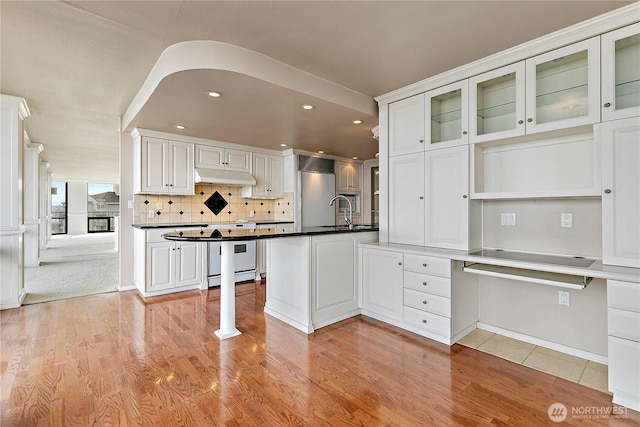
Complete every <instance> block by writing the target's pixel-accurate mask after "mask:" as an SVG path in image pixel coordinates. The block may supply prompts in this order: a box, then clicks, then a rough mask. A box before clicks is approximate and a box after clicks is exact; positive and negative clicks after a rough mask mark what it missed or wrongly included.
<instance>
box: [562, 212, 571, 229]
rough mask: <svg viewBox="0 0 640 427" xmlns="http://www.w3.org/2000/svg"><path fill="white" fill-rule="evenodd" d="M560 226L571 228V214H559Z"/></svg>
mask: <svg viewBox="0 0 640 427" xmlns="http://www.w3.org/2000/svg"><path fill="white" fill-rule="evenodd" d="M560 226H561V227H565V228H571V227H573V214H570V213H563V214H560Z"/></svg>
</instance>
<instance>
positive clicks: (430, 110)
mask: <svg viewBox="0 0 640 427" xmlns="http://www.w3.org/2000/svg"><path fill="white" fill-rule="evenodd" d="M468 102H469V99H468V80H463V81H460V82H456V83H452V84H450V85H446V86H443V87H439V88H437V89H434V90H431V91H429V92H427V93H425V115H426V120H425V125H426V128H425V136H426V138H427V144H426V145H425V147H424V149H425V150H433V149H437V148H445V147H452V146H455V145H463V144H466V143H467V142H468V136H469V135H468V133H469V132H468V114H467V106H468Z"/></svg>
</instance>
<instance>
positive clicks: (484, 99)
mask: <svg viewBox="0 0 640 427" xmlns="http://www.w3.org/2000/svg"><path fill="white" fill-rule="evenodd" d="M524 70H525V66H524V61H523V62H517V63H515V64H512V65H508V66H506V67H502V68H498V69H497V70H493V71H489V72H488V73H484V74H481V75H479V76H475V77H472V78H470V79H469V91H470V92H469V110H470V111H469V141H470V142H484V141H491V140H494V139H502V138H510V137H514V136H520V135H524V133H525V112H524V99H525V71H524Z"/></svg>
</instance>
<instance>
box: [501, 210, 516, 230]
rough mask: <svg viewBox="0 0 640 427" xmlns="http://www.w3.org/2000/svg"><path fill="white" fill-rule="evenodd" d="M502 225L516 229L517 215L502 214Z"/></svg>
mask: <svg viewBox="0 0 640 427" xmlns="http://www.w3.org/2000/svg"><path fill="white" fill-rule="evenodd" d="M500 225H505V226H507V227H515V226H516V214H514V213H501V214H500Z"/></svg>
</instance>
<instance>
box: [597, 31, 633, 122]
mask: <svg viewBox="0 0 640 427" xmlns="http://www.w3.org/2000/svg"><path fill="white" fill-rule="evenodd" d="M601 40H602V120H603V121H606V120H615V119H623V118H626V117H633V116H639V115H640V23H637V24H633V25H630V26H628V27H624V28H620V29H619V30H616V31H612V32H610V33H606V34H603V35H602V38H601Z"/></svg>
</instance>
